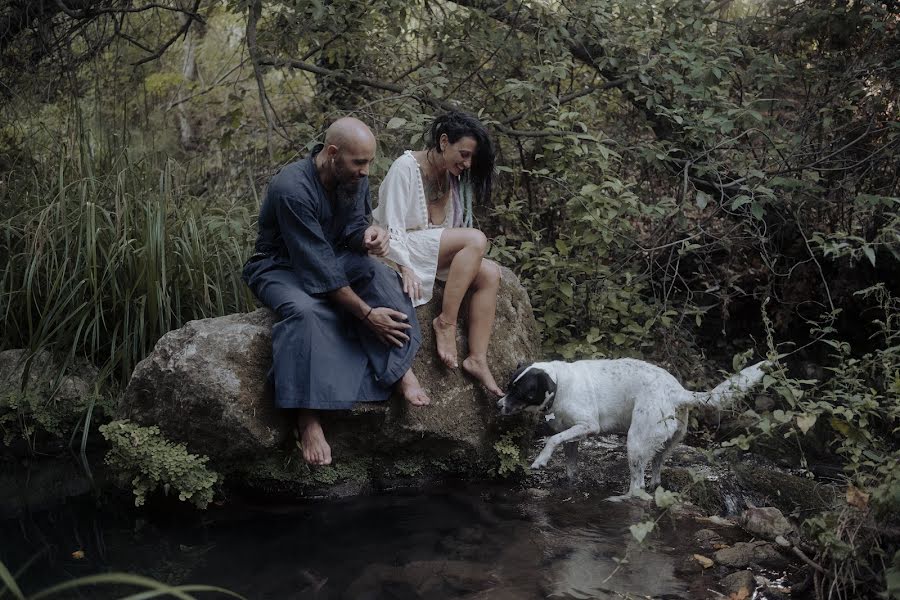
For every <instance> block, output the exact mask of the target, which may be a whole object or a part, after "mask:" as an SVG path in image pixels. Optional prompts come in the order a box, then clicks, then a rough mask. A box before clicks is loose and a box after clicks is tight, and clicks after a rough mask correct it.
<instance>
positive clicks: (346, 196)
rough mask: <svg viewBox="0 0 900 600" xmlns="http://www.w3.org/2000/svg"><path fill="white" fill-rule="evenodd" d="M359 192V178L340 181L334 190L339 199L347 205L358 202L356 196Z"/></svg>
mask: <svg viewBox="0 0 900 600" xmlns="http://www.w3.org/2000/svg"><path fill="white" fill-rule="evenodd" d="M358 193H359V179H346V180H344V181H340V182H338V184H337V187H336V188H335V190H334V195H335V197H336V198H337V201H338V202H339V203H340V204H342V205H345V206H352V205H354V204H356V196H357V194H358Z"/></svg>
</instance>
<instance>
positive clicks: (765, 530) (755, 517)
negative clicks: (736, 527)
mask: <svg viewBox="0 0 900 600" xmlns="http://www.w3.org/2000/svg"><path fill="white" fill-rule="evenodd" d="M741 525H742V526H743V528H744V529H746V530H747V531H748V532H749V533H752V534H753V535H755V536H758V537H761V538H764V539H767V540H774V539H775V538H776V537H778V536H780V535H781V536H787V535H788V534H790V533H791V532H793V531H794V526H793V525H791V522H790V521H788V520H787V518H786V517H785V516H784V515H783V514H781V511H780V510H778V509H777V508H775V507H772V506H766V507H762V508H756V507H754V508H748V509H747V510H745V511H744V514H743V515H741Z"/></svg>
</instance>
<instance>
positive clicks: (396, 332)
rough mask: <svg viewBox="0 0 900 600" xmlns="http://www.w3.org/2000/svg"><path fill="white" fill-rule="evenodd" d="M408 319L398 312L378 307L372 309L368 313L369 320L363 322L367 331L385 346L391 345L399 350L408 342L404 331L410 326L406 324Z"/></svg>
mask: <svg viewBox="0 0 900 600" xmlns="http://www.w3.org/2000/svg"><path fill="white" fill-rule="evenodd" d="M408 319H409V317H407V316H406V315H405V314H403V313H402V312H400V311H399V310H394V309H393V308H388V307H386V306H379V307H378V308H373V309H372V312H370V313H369V318H368V319H366V321H365V322H366V324H367V325H368V326H369V329H371V330H372V331H374V332H375V335H376V336H378V339H379V340H381V341H382V342H384V343H385V344H391V345H393V346H397V347H398V348H400V347H402V346H403V344H405V343H406V342H408V341H409V336H408V335H406V333H405V331H406V330H407V329H409V328H410V327H412V325H410V324H409V323H407V322H406V321H407V320H408Z"/></svg>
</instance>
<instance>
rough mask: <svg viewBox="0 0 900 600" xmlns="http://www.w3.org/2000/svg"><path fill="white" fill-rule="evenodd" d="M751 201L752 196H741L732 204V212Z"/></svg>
mask: <svg viewBox="0 0 900 600" xmlns="http://www.w3.org/2000/svg"><path fill="white" fill-rule="evenodd" d="M750 201H751V198H750V196H744V195H740V196H738V197H737V198H735V199H734V200H733V201H732V202H731V210H736V209H738V208H740V207H742V206H743V205H745V204H747V203H749V202H750Z"/></svg>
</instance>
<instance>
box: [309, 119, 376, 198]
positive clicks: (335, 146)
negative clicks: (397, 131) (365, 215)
mask: <svg viewBox="0 0 900 600" xmlns="http://www.w3.org/2000/svg"><path fill="white" fill-rule="evenodd" d="M375 149H376V144H375V136H374V135H373V134H372V130H371V129H369V127H368V125H366V124H365V123H363V122H362V121H360V120H359V119H354V118H353V117H343V118H341V119H338V120H337V121H335V122H334V123H332V124H331V126H330V127H329V128H328V131H326V132H325V148H324V149H323V150H322V151H321V152H320V153H319V155H318V157H317V158H316V167H317V168H318V169H320V173H321V177H323V179H322V183H323V185H325V187H326V188H328V189H335V187H336V188H337V189H338V190H339V192H340V194H339V195H343V196H347V197H348V198H350V199H351V200H352V199H354V198H355V193H356V190H357V188H358V187H359V182H360V181H361V180H362V178H363V177H367V176H368V175H369V166H370V165H371V164H372V161H374V160H375Z"/></svg>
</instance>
